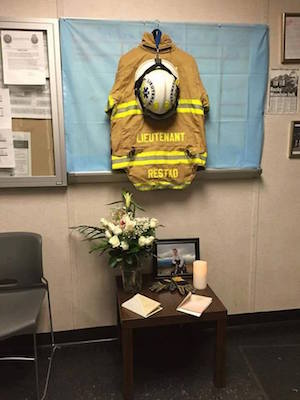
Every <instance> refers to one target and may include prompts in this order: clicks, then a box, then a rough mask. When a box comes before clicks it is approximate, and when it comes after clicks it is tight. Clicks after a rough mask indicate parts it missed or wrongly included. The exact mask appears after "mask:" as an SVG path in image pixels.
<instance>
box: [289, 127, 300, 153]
mask: <svg viewBox="0 0 300 400" xmlns="http://www.w3.org/2000/svg"><path fill="white" fill-rule="evenodd" d="M289 157H290V158H300V121H292V122H291V130H290V140H289Z"/></svg>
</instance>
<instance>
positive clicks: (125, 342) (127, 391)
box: [121, 327, 133, 400]
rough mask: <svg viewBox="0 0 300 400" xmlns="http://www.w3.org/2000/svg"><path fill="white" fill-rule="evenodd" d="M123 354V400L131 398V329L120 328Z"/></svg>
mask: <svg viewBox="0 0 300 400" xmlns="http://www.w3.org/2000/svg"><path fill="white" fill-rule="evenodd" d="M121 331H122V352H123V396H124V400H131V399H132V398H133V343H132V329H128V328H123V327H122V328H121Z"/></svg>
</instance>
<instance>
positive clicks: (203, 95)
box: [194, 60, 209, 114]
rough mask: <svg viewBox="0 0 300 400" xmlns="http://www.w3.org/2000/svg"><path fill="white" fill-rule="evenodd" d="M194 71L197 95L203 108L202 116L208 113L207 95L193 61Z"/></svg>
mask: <svg viewBox="0 0 300 400" xmlns="http://www.w3.org/2000/svg"><path fill="white" fill-rule="evenodd" d="M194 69H195V71H194V72H195V76H196V77H197V78H196V85H197V89H198V93H199V97H200V100H201V102H202V105H203V108H204V114H207V113H208V112H209V98H208V94H207V92H206V90H205V87H204V86H203V83H202V80H201V78H200V75H199V70H198V66H197V63H196V61H195V60H194Z"/></svg>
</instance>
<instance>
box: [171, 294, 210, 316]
mask: <svg viewBox="0 0 300 400" xmlns="http://www.w3.org/2000/svg"><path fill="white" fill-rule="evenodd" d="M211 302H212V298H211V297H206V296H200V295H198V294H193V293H191V292H190V293H189V294H188V295H187V296H186V297H185V298H184V299H183V301H182V302H181V303H180V304H179V306H178V307H177V308H176V310H177V311H180V312H183V313H186V314H190V315H194V316H195V317H200V316H201V314H202V313H203V311H204V310H206V309H207V307H208V306H209V305H210V303H211Z"/></svg>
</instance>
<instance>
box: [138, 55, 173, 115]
mask: <svg viewBox="0 0 300 400" xmlns="http://www.w3.org/2000/svg"><path fill="white" fill-rule="evenodd" d="M134 89H135V95H136V97H137V100H138V103H139V105H140V107H141V109H142V110H143V112H144V115H145V116H150V117H151V118H155V119H163V118H168V117H169V116H171V115H172V114H174V113H175V111H176V108H177V103H178V97H179V86H178V73H177V70H176V68H175V67H174V65H173V64H171V63H170V62H169V61H167V60H160V59H159V60H158V61H157V60H154V59H152V60H148V61H145V62H144V63H143V64H141V65H140V66H139V67H138V69H137V71H136V74H135V87H134Z"/></svg>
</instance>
